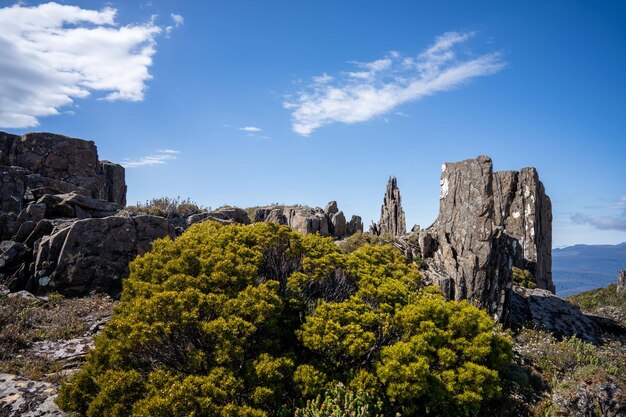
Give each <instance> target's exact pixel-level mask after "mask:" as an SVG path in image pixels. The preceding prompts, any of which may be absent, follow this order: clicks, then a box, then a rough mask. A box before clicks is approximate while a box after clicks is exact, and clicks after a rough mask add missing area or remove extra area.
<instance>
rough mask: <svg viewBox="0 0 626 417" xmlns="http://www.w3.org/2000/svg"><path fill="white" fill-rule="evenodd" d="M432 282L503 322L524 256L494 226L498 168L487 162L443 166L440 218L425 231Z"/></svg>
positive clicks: (423, 247)
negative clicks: (516, 266)
mask: <svg viewBox="0 0 626 417" xmlns="http://www.w3.org/2000/svg"><path fill="white" fill-rule="evenodd" d="M419 243H420V248H421V251H422V256H423V258H425V259H426V260H427V262H428V266H429V268H428V271H426V275H427V277H428V278H429V279H430V280H431V281H433V282H436V283H438V284H439V285H440V287H441V288H442V290H443V291H444V293H445V294H446V296H447V297H448V298H449V299H452V300H463V299H469V300H471V301H472V302H474V303H476V304H477V305H479V306H480V307H483V308H486V309H487V310H488V311H489V312H490V313H491V314H492V315H494V316H495V317H496V318H498V319H502V318H503V317H505V316H506V314H507V308H508V303H509V295H510V288H511V285H512V277H511V265H512V263H513V259H514V258H516V257H518V256H519V254H520V252H521V251H520V250H519V248H518V246H517V245H516V243H515V241H514V240H513V239H511V238H509V237H508V236H506V235H505V234H504V233H503V232H502V230H501V228H499V227H498V226H497V225H496V224H495V222H494V196H493V164H492V161H491V159H490V158H489V157H486V156H481V157H478V158H477V159H468V160H466V161H462V162H456V163H446V164H444V165H443V166H442V173H441V194H440V207H439V216H438V217H437V220H436V221H435V223H434V224H433V225H432V226H431V227H430V228H428V229H426V230H423V231H420V234H419Z"/></svg>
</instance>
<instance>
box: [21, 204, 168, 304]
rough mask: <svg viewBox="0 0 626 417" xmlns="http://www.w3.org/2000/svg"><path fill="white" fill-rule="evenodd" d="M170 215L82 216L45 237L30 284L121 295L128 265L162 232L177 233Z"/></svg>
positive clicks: (76, 292)
mask: <svg viewBox="0 0 626 417" xmlns="http://www.w3.org/2000/svg"><path fill="white" fill-rule="evenodd" d="M174 235H175V232H174V230H173V227H171V225H170V224H169V223H168V221H167V219H165V218H163V217H157V216H136V217H115V216H111V217H105V218H101V219H85V220H78V221H75V222H73V223H71V224H70V225H67V226H66V227H62V228H59V229H57V230H55V231H53V233H52V234H51V235H49V236H45V237H43V238H42V239H41V240H40V241H39V244H38V245H36V247H35V249H34V263H33V265H32V266H31V268H32V281H31V282H29V283H28V284H27V287H28V288H31V289H38V290H43V291H46V292H48V291H57V292H62V293H64V294H73V295H79V294H85V293H88V292H90V291H92V290H95V291H98V292H107V293H110V294H117V293H119V292H120V291H121V288H122V278H124V277H126V276H128V272H129V271H128V264H129V262H130V261H132V260H133V259H134V258H135V257H136V256H137V255H142V254H144V253H145V252H147V251H148V250H149V249H150V243H151V242H152V241H153V240H155V239H157V238H161V237H165V236H170V237H174Z"/></svg>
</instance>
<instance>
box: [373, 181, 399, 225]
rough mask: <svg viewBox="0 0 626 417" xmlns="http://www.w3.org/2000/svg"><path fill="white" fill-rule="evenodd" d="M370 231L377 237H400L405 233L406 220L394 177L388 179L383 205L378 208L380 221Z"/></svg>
mask: <svg viewBox="0 0 626 417" xmlns="http://www.w3.org/2000/svg"><path fill="white" fill-rule="evenodd" d="M370 231H371V232H373V233H374V234H377V235H380V234H387V235H391V236H402V235H404V234H405V233H406V220H405V217H404V210H402V199H401V197H400V189H399V188H398V180H397V179H396V177H389V181H388V182H387V190H386V192H385V197H384V199H383V205H382V206H381V208H380V220H379V222H378V223H377V224H375V225H372V228H371V230H370Z"/></svg>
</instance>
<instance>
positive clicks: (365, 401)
mask: <svg viewBox="0 0 626 417" xmlns="http://www.w3.org/2000/svg"><path fill="white" fill-rule="evenodd" d="M380 407H381V402H380V401H375V400H374V399H372V398H371V397H370V396H369V395H367V394H366V393H365V392H363V391H360V390H359V391H357V392H356V393H355V392H353V391H352V390H350V389H348V388H346V387H345V386H344V385H343V384H342V383H340V382H339V383H337V384H336V385H335V386H334V387H332V388H331V389H329V390H327V391H326V392H325V393H324V395H323V396H322V395H318V396H317V398H315V399H314V400H309V401H307V404H306V406H305V407H304V408H299V409H297V410H296V412H295V415H294V416H295V417H339V416H341V417H382V414H380Z"/></svg>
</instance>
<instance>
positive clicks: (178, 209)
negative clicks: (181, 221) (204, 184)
mask: <svg viewBox="0 0 626 417" xmlns="http://www.w3.org/2000/svg"><path fill="white" fill-rule="evenodd" d="M207 210H209V209H208V208H204V207H201V206H199V205H198V204H196V203H195V202H193V201H191V200H190V199H189V198H187V199H181V198H180V197H176V198H170V197H159V198H153V199H152V200H149V201H146V202H145V203H143V204H142V203H139V202H137V204H136V205H134V206H127V207H126V211H127V212H128V213H129V214H130V215H133V216H136V215H139V214H148V215H151V216H160V217H166V218H176V217H187V216H191V215H192V214H197V213H201V212H203V211H207Z"/></svg>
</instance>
